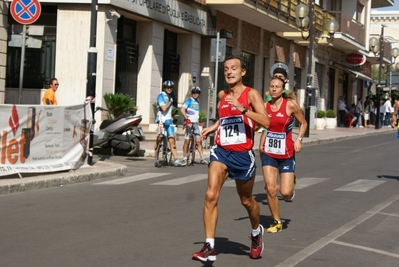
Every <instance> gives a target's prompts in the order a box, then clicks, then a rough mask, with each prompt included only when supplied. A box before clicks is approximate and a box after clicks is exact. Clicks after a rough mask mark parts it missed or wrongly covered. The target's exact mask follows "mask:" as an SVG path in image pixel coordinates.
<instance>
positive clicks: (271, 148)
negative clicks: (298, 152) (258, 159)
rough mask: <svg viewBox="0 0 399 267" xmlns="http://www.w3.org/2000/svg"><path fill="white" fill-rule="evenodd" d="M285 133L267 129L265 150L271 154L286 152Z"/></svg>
mask: <svg viewBox="0 0 399 267" xmlns="http://www.w3.org/2000/svg"><path fill="white" fill-rule="evenodd" d="M285 137H286V134H285V133H275V132H270V131H267V133H266V140H265V146H264V150H265V152H267V153H270V154H277V155H284V154H285V140H286V138H285Z"/></svg>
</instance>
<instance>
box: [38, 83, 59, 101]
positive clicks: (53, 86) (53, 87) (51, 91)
mask: <svg viewBox="0 0 399 267" xmlns="http://www.w3.org/2000/svg"><path fill="white" fill-rule="evenodd" d="M59 85H60V84H59V83H58V80H57V79H56V78H52V79H51V80H50V88H48V89H47V90H46V92H45V93H44V96H43V98H42V102H43V105H57V98H56V97H55V92H56V91H57V89H58V86H59Z"/></svg>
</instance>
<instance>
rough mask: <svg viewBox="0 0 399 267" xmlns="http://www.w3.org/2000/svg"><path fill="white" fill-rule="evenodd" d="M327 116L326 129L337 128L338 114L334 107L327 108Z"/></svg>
mask: <svg viewBox="0 0 399 267" xmlns="http://www.w3.org/2000/svg"><path fill="white" fill-rule="evenodd" d="M326 117H327V118H326V129H335V127H337V115H336V114H335V111H334V110H332V109H329V110H327V112H326Z"/></svg>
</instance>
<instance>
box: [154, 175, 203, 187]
mask: <svg viewBox="0 0 399 267" xmlns="http://www.w3.org/2000/svg"><path fill="white" fill-rule="evenodd" d="M207 178H208V174H194V175H190V176H186V177H182V178H176V179H172V180H167V181H163V182H158V183H153V184H151V185H182V184H188V183H193V182H197V181H201V180H205V179H207Z"/></svg>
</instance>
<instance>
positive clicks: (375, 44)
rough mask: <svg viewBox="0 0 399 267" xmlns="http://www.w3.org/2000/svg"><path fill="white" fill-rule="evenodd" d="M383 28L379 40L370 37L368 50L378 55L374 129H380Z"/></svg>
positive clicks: (382, 26) (382, 25) (382, 27)
mask: <svg viewBox="0 0 399 267" xmlns="http://www.w3.org/2000/svg"><path fill="white" fill-rule="evenodd" d="M384 27H386V25H384V24H381V35H380V38H379V39H378V38H376V37H371V38H370V40H369V44H370V50H371V51H372V52H373V53H374V54H377V53H379V56H380V57H379V62H378V63H379V66H378V85H377V101H376V102H377V103H376V104H377V112H376V114H375V115H376V116H375V129H380V101H381V75H382V60H383V56H384Z"/></svg>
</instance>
